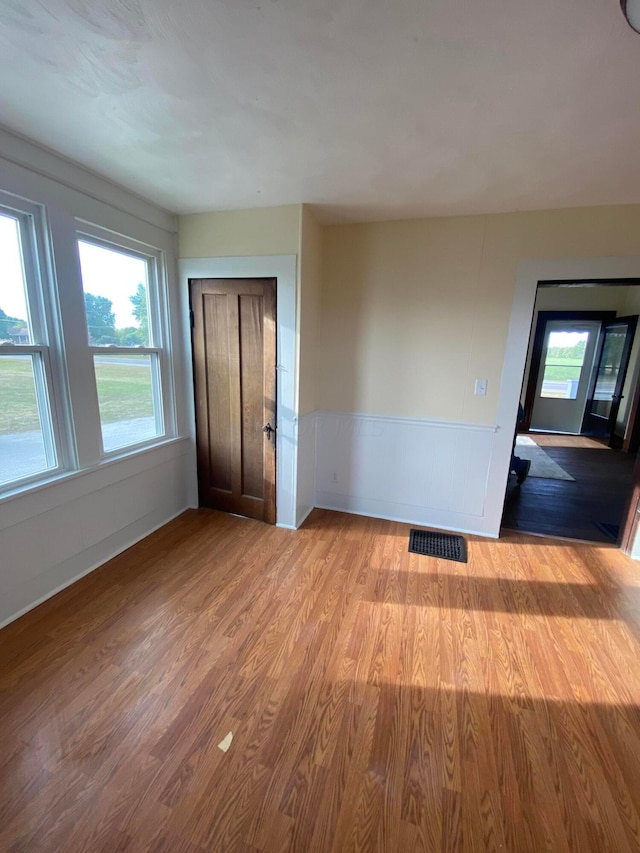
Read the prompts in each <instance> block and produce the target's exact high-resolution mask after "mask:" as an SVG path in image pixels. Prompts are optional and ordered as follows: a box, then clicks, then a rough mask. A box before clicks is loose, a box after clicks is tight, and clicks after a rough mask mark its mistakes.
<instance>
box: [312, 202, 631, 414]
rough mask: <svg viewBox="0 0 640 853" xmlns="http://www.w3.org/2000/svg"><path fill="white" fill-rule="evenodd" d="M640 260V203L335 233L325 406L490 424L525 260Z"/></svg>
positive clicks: (326, 269) (323, 373)
mask: <svg viewBox="0 0 640 853" xmlns="http://www.w3.org/2000/svg"><path fill="white" fill-rule="evenodd" d="M639 254H640V207H639V206H626V207H601V208H589V209H574V210H562V211H539V212H534V213H522V214H506V215H498V216H474V217H452V218H444V219H426V220H415V221H405V222H386V223H370V224H363V225H336V226H328V227H326V228H325V229H324V251H323V288H322V298H321V336H320V349H319V353H318V364H319V383H318V407H319V408H324V409H333V410H337V411H347V412H369V413H376V414H383V415H397V416H405V417H419V418H441V419H451V420H463V421H469V422H476V423H493V422H494V421H495V419H496V411H497V400H498V389H499V383H500V376H501V371H502V364H503V359H504V352H505V345H506V337H507V329H508V324H509V318H510V314H511V304H512V299H513V294H514V287H515V281H516V273H517V269H518V264H519V262H520V261H521V260H523V259H542V258H578V257H588V256H604V255H639ZM476 378H484V379H488V393H487V395H486V397H476V396H474V394H473V385H474V380H475V379H476Z"/></svg>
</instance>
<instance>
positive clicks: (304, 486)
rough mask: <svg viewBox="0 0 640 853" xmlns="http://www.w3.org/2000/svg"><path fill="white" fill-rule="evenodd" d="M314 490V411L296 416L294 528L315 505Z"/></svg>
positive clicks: (298, 525)
mask: <svg viewBox="0 0 640 853" xmlns="http://www.w3.org/2000/svg"><path fill="white" fill-rule="evenodd" d="M315 491H316V412H309V413H308V414H305V415H301V416H300V417H299V418H298V488H297V491H296V528H297V527H300V525H301V524H302V523H303V522H304V520H305V518H306V517H307V516H308V515H309V513H310V512H311V510H312V509H313V508H314V506H315Z"/></svg>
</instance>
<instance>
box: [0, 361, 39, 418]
mask: <svg viewBox="0 0 640 853" xmlns="http://www.w3.org/2000/svg"><path fill="white" fill-rule="evenodd" d="M38 429H40V418H39V417H38V405H37V402H36V389H35V382H34V380H33V369H32V367H31V358H30V357H29V356H21V357H15V356H9V357H2V358H0V435H7V434H9V433H16V432H28V431H30V430H38Z"/></svg>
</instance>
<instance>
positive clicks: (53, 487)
mask: <svg viewBox="0 0 640 853" xmlns="http://www.w3.org/2000/svg"><path fill="white" fill-rule="evenodd" d="M189 443H190V438H189V436H176V437H172V438H168V439H165V440H163V441H158V442H155V443H154V444H152V445H148V446H144V447H138V448H136V449H134V450H130V449H125V450H123V451H122V452H120V453H113V454H109V456H106V457H104V459H103V460H102V461H101V462H99V463H97V464H96V465H91V466H88V467H86V468H81V469H79V470H74V471H65V472H63V473H56V474H54V475H53V476H51V477H48V478H46V479H42V480H39V481H38V482H37V483H30V484H28V485H25V486H22V487H20V488H16V489H13V490H11V491H7V492H5V493H4V494H2V495H0V506H1V507H2V520H1V522H0V530H2V529H6V528H7V527H11V526H12V525H14V524H19V523H20V522H21V521H24V520H26V519H27V518H32V517H34V516H36V515H39V514H40V513H43V512H47V511H49V510H50V509H53V508H54V507H56V506H58V505H60V504H64V503H67V502H69V501H71V500H75V499H77V498H78V497H82V496H83V495H85V494H90V493H91V492H95V491H98V490H100V489H102V488H104V487H105V486H108V485H111V484H112V483H115V482H118V481H120V480H126V479H128V478H129V477H135V476H136V475H137V474H140V473H142V472H143V471H146V470H148V469H149V468H154V467H156V466H157V465H162V464H164V463H165V462H168V461H170V460H171V459H174V458H176V457H178V456H182V455H184V450H183V446H184V445H186V444H189ZM123 468H124V470H122V469H123Z"/></svg>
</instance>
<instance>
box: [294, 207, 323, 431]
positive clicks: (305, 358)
mask: <svg viewBox="0 0 640 853" xmlns="http://www.w3.org/2000/svg"><path fill="white" fill-rule="evenodd" d="M299 257H300V264H299V270H300V280H299V283H298V284H299V291H298V296H299V306H300V310H299V312H298V332H299V338H298V343H299V359H298V363H299V377H300V379H299V399H298V414H299V415H306V414H308V413H309V412H313V411H314V410H315V409H316V386H317V350H318V321H319V312H320V287H321V270H322V228H321V226H320V225H319V224H318V222H317V220H316V218H315V217H314V215H313V213H312V212H311V211H310V210H309V208H308V206H307V205H303V209H302V218H301V228H300V254H299Z"/></svg>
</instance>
